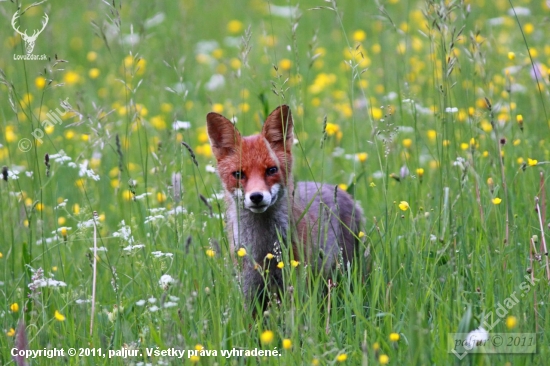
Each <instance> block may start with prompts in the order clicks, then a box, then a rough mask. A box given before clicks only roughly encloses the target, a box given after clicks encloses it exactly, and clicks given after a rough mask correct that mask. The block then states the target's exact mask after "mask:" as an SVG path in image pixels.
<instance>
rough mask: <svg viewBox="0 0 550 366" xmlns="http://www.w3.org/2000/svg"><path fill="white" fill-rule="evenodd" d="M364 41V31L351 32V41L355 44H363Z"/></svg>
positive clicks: (365, 35)
mask: <svg viewBox="0 0 550 366" xmlns="http://www.w3.org/2000/svg"><path fill="white" fill-rule="evenodd" d="M365 39H367V33H365V31H364V30H362V29H358V30H356V31H355V32H353V40H354V41H355V42H363V41H364V40H365Z"/></svg>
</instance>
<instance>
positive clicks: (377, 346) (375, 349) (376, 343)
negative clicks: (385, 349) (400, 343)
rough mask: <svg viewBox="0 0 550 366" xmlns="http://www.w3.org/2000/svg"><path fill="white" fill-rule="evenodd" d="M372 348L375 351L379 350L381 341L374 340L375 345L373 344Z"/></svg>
mask: <svg viewBox="0 0 550 366" xmlns="http://www.w3.org/2000/svg"><path fill="white" fill-rule="evenodd" d="M372 349H373V350H374V351H378V350H379V349H380V343H378V342H374V343H373V345H372Z"/></svg>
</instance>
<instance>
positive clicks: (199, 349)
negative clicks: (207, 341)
mask: <svg viewBox="0 0 550 366" xmlns="http://www.w3.org/2000/svg"><path fill="white" fill-rule="evenodd" d="M203 349H204V346H203V345H202V344H200V343H197V344H196V345H195V351H202V350H203Z"/></svg>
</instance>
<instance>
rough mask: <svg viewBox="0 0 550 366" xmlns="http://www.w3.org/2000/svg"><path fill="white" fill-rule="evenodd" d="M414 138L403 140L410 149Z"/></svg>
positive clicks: (404, 144) (404, 145)
mask: <svg viewBox="0 0 550 366" xmlns="http://www.w3.org/2000/svg"><path fill="white" fill-rule="evenodd" d="M412 143H413V142H412V140H411V139H404V140H403V147H404V148H406V149H409V148H410V147H411V146H412Z"/></svg>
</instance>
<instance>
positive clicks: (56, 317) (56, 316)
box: [54, 310, 65, 322]
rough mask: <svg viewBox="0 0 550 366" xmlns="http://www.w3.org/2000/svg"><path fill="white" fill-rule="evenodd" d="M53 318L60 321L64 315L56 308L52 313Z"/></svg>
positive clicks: (63, 318)
mask: <svg viewBox="0 0 550 366" xmlns="http://www.w3.org/2000/svg"><path fill="white" fill-rule="evenodd" d="M54 318H55V320H57V321H60V322H62V321H64V320H65V315H63V314H61V313H60V312H59V311H57V310H56V311H55V314H54Z"/></svg>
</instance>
